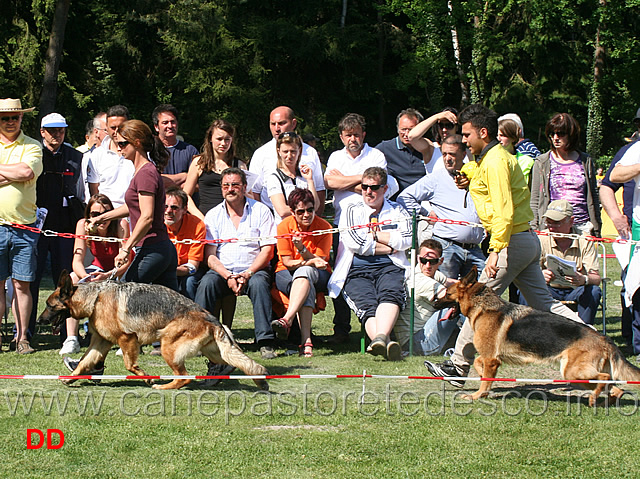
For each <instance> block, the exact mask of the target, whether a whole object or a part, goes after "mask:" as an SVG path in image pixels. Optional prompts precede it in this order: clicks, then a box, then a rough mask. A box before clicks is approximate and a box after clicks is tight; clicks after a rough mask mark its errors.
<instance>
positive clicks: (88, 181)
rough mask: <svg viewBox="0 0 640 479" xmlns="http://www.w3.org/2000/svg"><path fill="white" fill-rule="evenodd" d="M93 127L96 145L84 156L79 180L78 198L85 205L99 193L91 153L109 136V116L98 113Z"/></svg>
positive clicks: (102, 112)
mask: <svg viewBox="0 0 640 479" xmlns="http://www.w3.org/2000/svg"><path fill="white" fill-rule="evenodd" d="M92 125H93V132H92V136H93V138H94V139H95V143H94V144H93V146H91V148H90V149H89V150H88V151H86V152H85V153H84V155H83V156H82V167H81V170H80V179H79V180H78V198H80V199H81V200H82V201H84V202H85V203H87V202H88V201H89V198H91V197H92V196H93V195H95V194H97V193H98V185H99V181H100V179H99V178H98V175H97V173H96V170H95V168H94V166H93V163H92V162H91V153H92V152H93V151H94V150H95V149H96V148H98V147H99V146H100V145H101V144H102V141H103V140H104V138H105V137H106V136H107V131H108V130H107V114H106V113H105V112H104V111H101V112H100V113H98V114H97V115H96V116H95V117H93V120H92Z"/></svg>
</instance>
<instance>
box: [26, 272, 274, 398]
mask: <svg viewBox="0 0 640 479" xmlns="http://www.w3.org/2000/svg"><path fill="white" fill-rule="evenodd" d="M69 316H71V317H73V318H75V319H83V318H89V331H90V332H91V342H90V344H89V348H88V349H87V352H86V353H85V354H84V356H82V359H81V360H80V363H79V364H78V367H77V368H76V369H75V370H74V371H73V373H72V374H71V375H72V376H82V375H86V374H89V373H88V372H89V371H91V370H92V369H93V368H94V366H96V364H98V363H100V362H101V361H104V358H105V357H106V355H107V353H108V352H109V350H110V349H111V347H112V346H113V345H114V344H117V345H118V346H120V348H121V349H122V356H123V358H124V365H125V367H126V368H127V369H128V370H129V371H131V372H132V373H133V374H135V375H137V376H147V374H146V373H145V372H144V371H143V370H142V369H141V368H140V366H138V354H139V352H140V346H141V345H143V344H151V343H152V342H154V341H160V349H161V352H162V357H163V358H164V360H165V361H166V362H167V364H168V365H169V367H170V368H171V369H172V370H173V373H174V375H176V376H178V375H186V374H187V370H186V369H185V367H184V363H185V360H186V359H188V358H191V357H193V356H195V355H196V354H197V353H198V352H199V351H202V354H203V355H204V356H205V357H207V358H208V359H209V361H212V362H214V363H218V364H229V365H231V366H235V367H237V368H238V369H240V370H242V371H243V372H244V373H245V374H247V375H250V376H262V375H267V374H269V372H268V371H267V369H266V368H265V367H264V366H261V365H260V364H258V363H256V362H255V361H254V360H253V359H251V358H249V357H248V356H247V355H245V354H244V353H243V352H242V350H241V349H240V347H239V346H238V344H237V343H236V342H235V340H234V339H233V336H232V335H231V332H230V331H229V330H228V329H227V328H225V327H224V326H222V325H221V324H220V323H219V322H218V320H217V319H216V318H215V317H214V316H212V315H211V314H210V313H208V312H207V311H206V310H204V309H203V308H202V307H200V306H198V305H197V304H196V303H194V302H193V301H191V300H190V299H188V298H186V297H184V296H182V295H181V294H179V293H177V292H175V291H172V290H171V289H169V288H165V287H164V286H160V285H149V284H139V283H121V282H117V281H101V282H95V283H85V284H79V285H73V283H72V280H71V277H70V276H69V274H68V273H67V272H66V271H63V272H62V274H61V275H60V279H59V281H58V287H57V289H56V290H55V291H54V292H53V293H52V294H51V296H49V298H47V307H46V309H45V310H44V311H43V312H42V314H41V315H40V317H39V318H38V321H40V322H42V323H44V324H48V323H52V325H53V326H54V327H55V326H58V325H59V324H60V323H61V322H62V321H63V320H65V319H66V318H67V317H69ZM73 381H75V380H74V379H70V380H67V381H65V382H66V383H71V382H73ZM145 381H146V382H147V383H148V384H152V383H153V380H145ZM254 381H255V383H256V384H257V385H258V386H259V387H260V388H261V389H264V390H268V389H269V386H268V385H267V382H266V381H265V380H261V379H255V380H254ZM190 382H191V380H190V379H174V380H173V381H171V382H169V383H167V384H154V385H153V387H154V388H157V389H178V388H181V387H183V386H185V385H187V384H188V383H190Z"/></svg>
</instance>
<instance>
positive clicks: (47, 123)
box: [40, 113, 69, 128]
mask: <svg viewBox="0 0 640 479" xmlns="http://www.w3.org/2000/svg"><path fill="white" fill-rule="evenodd" d="M67 126H69V125H67V120H65V119H64V116H62V115H61V114H60V113H49V114H48V115H47V116H45V117H43V118H42V122H41V123H40V128H62V127H64V128H66V127H67Z"/></svg>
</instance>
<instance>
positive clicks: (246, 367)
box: [202, 329, 269, 391]
mask: <svg viewBox="0 0 640 479" xmlns="http://www.w3.org/2000/svg"><path fill="white" fill-rule="evenodd" d="M214 334H215V335H216V336H217V337H216V341H215V343H211V344H209V345H207V346H205V347H204V348H203V349H202V354H204V355H205V356H206V357H207V358H208V359H209V361H211V362H214V363H220V362H221V361H220V360H221V359H222V361H223V362H225V363H227V364H229V365H231V366H234V367H236V368H238V369H240V370H241V371H242V372H243V373H245V374H246V375H247V376H266V375H268V374H269V371H268V370H267V368H265V367H264V366H262V365H260V364H258V363H256V362H255V361H254V360H253V359H251V358H250V357H249V356H247V355H246V354H244V353H243V352H242V350H241V349H240V348H239V347H238V346H236V345H235V344H233V343H232V342H231V340H230V338H229V337H228V336H227V335H226V334H225V332H224V330H221V329H220V330H218V331H216V333H214ZM216 346H217V348H216ZM253 381H254V382H255V383H256V385H257V386H258V387H259V388H260V389H262V390H264V391H268V390H269V384H267V381H266V380H264V379H254V380H253Z"/></svg>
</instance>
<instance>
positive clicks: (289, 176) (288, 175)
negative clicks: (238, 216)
mask: <svg viewBox="0 0 640 479" xmlns="http://www.w3.org/2000/svg"><path fill="white" fill-rule="evenodd" d="M276 152H277V153H278V169H277V170H276V171H275V172H274V173H272V174H271V175H269V176H268V177H267V180H266V184H267V194H268V195H269V199H270V200H271V204H273V212H274V214H275V217H276V224H279V223H280V222H281V221H282V220H283V219H284V218H286V217H287V216H291V214H292V213H291V208H289V206H288V205H287V199H288V198H289V194H290V193H291V192H292V191H293V190H294V189H295V188H306V189H308V190H309V191H311V194H312V195H313V199H314V204H315V207H316V213H318V210H319V208H320V206H319V204H320V199H319V198H318V192H317V191H316V186H315V184H314V182H313V171H312V170H311V168H309V166H307V165H302V166H300V155H301V154H302V138H300V136H299V135H298V134H297V133H295V132H293V131H285V132H284V133H281V134H280V135H279V136H278V140H277V141H276Z"/></svg>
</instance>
